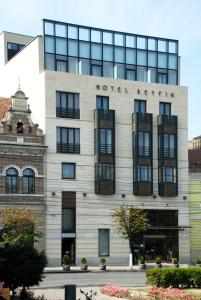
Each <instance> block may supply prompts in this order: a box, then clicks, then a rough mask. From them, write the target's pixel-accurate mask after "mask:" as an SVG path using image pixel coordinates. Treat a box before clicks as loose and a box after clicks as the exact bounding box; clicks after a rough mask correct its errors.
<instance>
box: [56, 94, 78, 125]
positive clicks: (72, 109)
mask: <svg viewBox="0 0 201 300" xmlns="http://www.w3.org/2000/svg"><path fill="white" fill-rule="evenodd" d="M56 116H57V117H62V118H73V119H79V118H80V104H79V94H76V93H66V92H56Z"/></svg>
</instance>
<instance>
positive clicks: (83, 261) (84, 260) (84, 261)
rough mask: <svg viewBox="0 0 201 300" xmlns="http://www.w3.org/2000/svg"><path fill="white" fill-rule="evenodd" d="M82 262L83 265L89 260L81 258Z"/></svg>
mask: <svg viewBox="0 0 201 300" xmlns="http://www.w3.org/2000/svg"><path fill="white" fill-rule="evenodd" d="M81 264H83V265H85V264H87V260H86V258H85V257H82V258H81Z"/></svg>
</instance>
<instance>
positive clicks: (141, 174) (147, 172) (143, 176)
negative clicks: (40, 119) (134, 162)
mask: <svg viewBox="0 0 201 300" xmlns="http://www.w3.org/2000/svg"><path fill="white" fill-rule="evenodd" d="M137 181H148V182H151V166H137Z"/></svg>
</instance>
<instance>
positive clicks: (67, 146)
mask: <svg viewBox="0 0 201 300" xmlns="http://www.w3.org/2000/svg"><path fill="white" fill-rule="evenodd" d="M57 152H61V153H75V154H79V153H80V129H79V128H66V127H57Z"/></svg>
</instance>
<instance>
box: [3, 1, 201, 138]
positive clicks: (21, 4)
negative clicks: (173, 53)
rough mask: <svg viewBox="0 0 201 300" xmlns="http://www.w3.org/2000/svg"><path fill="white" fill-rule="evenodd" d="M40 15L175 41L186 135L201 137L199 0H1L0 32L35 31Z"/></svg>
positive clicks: (36, 31)
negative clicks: (185, 95)
mask: <svg viewBox="0 0 201 300" xmlns="http://www.w3.org/2000/svg"><path fill="white" fill-rule="evenodd" d="M43 18H46V19H52V20H57V21H63V22H69V23H75V24H80V25H86V26H93V27H100V28H105V29H111V30H117V31H125V32H131V33H138V34H144V35H151V36H160V37H164V38H172V39H178V40H179V54H180V56H181V85H184V86H188V88H189V105H188V108H189V110H188V114H189V125H188V127H189V139H191V138H193V137H195V136H198V135H201V117H200V116H201V1H200V0H123V1H122V0H99V1H97V0H0V32H1V31H10V32H16V33H21V34H25V35H33V36H35V35H39V34H42V19H43ZM2 96H3V95H2Z"/></svg>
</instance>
